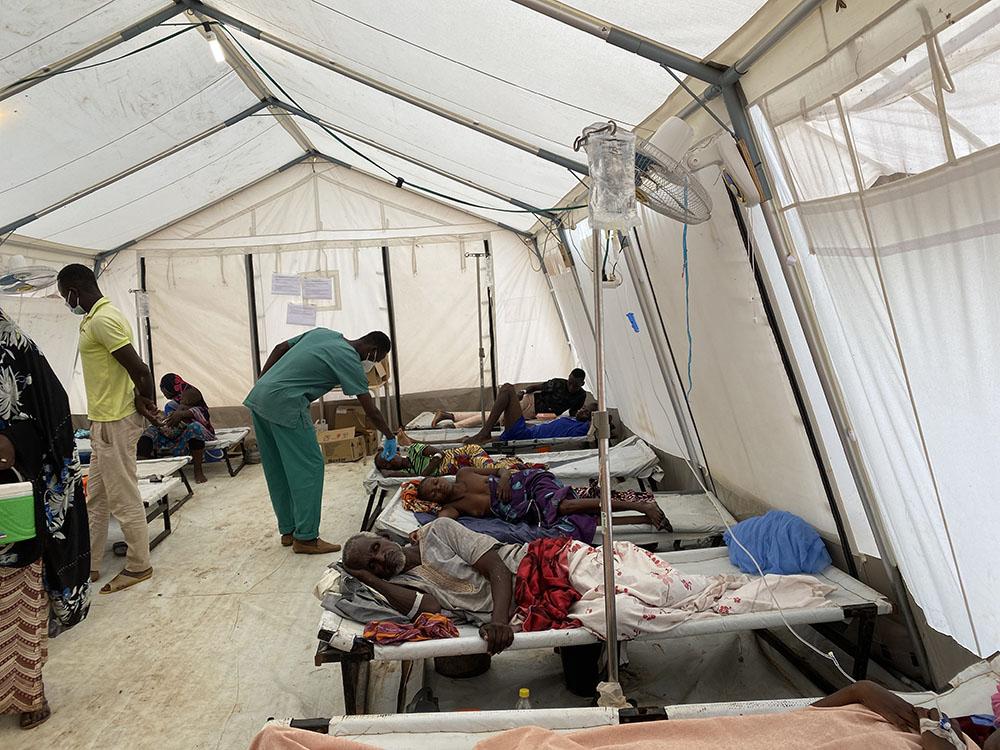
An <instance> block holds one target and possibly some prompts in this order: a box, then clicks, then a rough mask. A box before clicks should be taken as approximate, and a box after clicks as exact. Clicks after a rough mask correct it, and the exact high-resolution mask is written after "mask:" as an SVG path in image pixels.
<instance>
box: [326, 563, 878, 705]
mask: <svg viewBox="0 0 1000 750" xmlns="http://www.w3.org/2000/svg"><path fill="white" fill-rule="evenodd" d="M659 556H660V557H661V558H662V559H663V560H665V561H667V562H669V563H671V564H672V565H675V566H677V568H678V569H680V570H683V571H684V572H685V573H691V574H695V573H697V574H702V575H716V574H735V573H738V572H739V571H738V570H737V569H736V568H735V567H734V566H733V565H732V564H730V562H729V557H728V550H727V549H726V548H724V547H723V548H719V547H716V548H707V549H694V550H683V551H679V552H667V553H664V554H660V555H659ZM817 578H819V579H820V580H821V581H822V582H823V583H826V584H829V585H830V586H832V587H833V592H832V593H831V594H829V595H828V596H827V601H828V602H831V603H832V604H833V606H824V607H800V608H792V609H785V610H784V615H783V616H782V613H781V612H777V611H773V612H752V613H746V614H734V615H725V616H722V615H720V616H718V617H713V618H707V619H699V620H689V621H687V622H684V623H681V624H680V625H677V626H676V627H674V628H673V629H671V630H668V631H666V632H662V633H656V634H655V635H651V636H646V637H643V638H640V640H666V639H672V638H682V637H685V636H698V635H706V634H710V633H725V632H738V631H761V632H763V631H766V630H767V629H768V628H775V627H781V626H782V625H783V624H784V623H785V622H787V623H788V624H790V625H819V624H822V623H832V622H844V621H848V620H857V622H858V631H857V632H858V637H857V644H856V647H855V649H854V654H853V656H854V664H853V676H854V677H855V679H861V678H863V677H864V676H865V675H866V674H867V670H868V657H869V652H870V650H871V645H872V637H873V635H874V630H875V618H876V617H877V616H878V615H885V614H888V613H890V612H891V611H892V607H891V605H890V603H889V601H888V600H887V599H886V598H885V597H884V596H883V595H882V594H880V593H879V592H877V591H875V590H874V589H872V588H870V587H869V586H867V585H865V584H864V583H862V582H861V581H858V580H856V579H854V578H852V577H851V576H849V575H848V574H847V573H844V572H843V571H841V570H838V569H837V568H835V567H833V566H830V567H829V568H827V569H826V570H825V571H824V572H823V573H821V574H819V575H818V576H817ZM458 629H459V636H458V637H457V638H445V639H437V640H429V641H420V642H412V643H403V644H399V645H393V646H380V645H376V644H373V643H371V642H369V641H366V640H364V639H363V638H362V637H361V635H362V633H363V631H364V623H358V622H354V621H352V620H349V619H347V618H345V617H343V616H341V615H339V614H337V613H336V612H333V611H331V610H327V609H324V610H323V614H322V616H321V618H320V625H319V646H318V648H317V651H316V657H315V663H316V665H317V666H319V665H321V664H326V663H331V662H339V663H340V665H341V678H342V682H343V689H344V705H345V707H346V710H347V712H348V713H349V714H357V713H364V712H365V711H366V705H365V700H366V697H367V695H368V692H369V691H368V681H369V675H370V674H372V666H373V665H375V664H376V663H378V662H393V661H395V662H412V661H417V660H421V659H429V658H433V657H439V656H463V655H470V654H482V653H485V652H486V643H485V641H483V639H482V638H480V637H479V634H478V629H477V628H475V627H473V626H469V625H460V626H459V628H458ZM598 642H599V640H598V638H597V637H596V636H594V635H593V634H591V633H590V632H589V631H587V630H585V629H583V628H574V629H569V630H544V631H538V632H532V633H517V634H515V636H514V643H513V644H512V645H511V646H510V650H523V649H551V648H566V647H572V646H582V645H586V644H592V643H598ZM497 658H502V654H501V655H500V656H498V657H497ZM408 673H409V672H408V670H403V675H404V680H403V681H402V684H400V686H399V690H400V693H399V695H400V696H403V695H405V690H406V685H405V675H407V674H408ZM401 702H402V698H400V700H399V701H398V702H397V705H398V704H399V703H401Z"/></svg>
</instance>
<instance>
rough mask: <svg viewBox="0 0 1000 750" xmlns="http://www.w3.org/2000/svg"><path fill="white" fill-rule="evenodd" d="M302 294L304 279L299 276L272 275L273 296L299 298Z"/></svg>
mask: <svg viewBox="0 0 1000 750" xmlns="http://www.w3.org/2000/svg"><path fill="white" fill-rule="evenodd" d="M301 293H302V279H300V278H299V277H298V276H290V275H284V274H280V273H275V274H272V275H271V294H281V295H285V296H290V297H298V296H299V295H300V294H301Z"/></svg>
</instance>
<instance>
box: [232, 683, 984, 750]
mask: <svg viewBox="0 0 1000 750" xmlns="http://www.w3.org/2000/svg"><path fill="white" fill-rule="evenodd" d="M473 716H474V714H473ZM940 721H941V715H940V713H939V712H938V710H937V709H934V708H931V709H927V708H922V707H919V706H913V705H910V704H909V703H908V702H907V701H905V700H904V699H903V698H901V697H899V696H898V695H896V694H894V693H892V692H890V691H888V690H886V689H885V688H884V687H881V686H880V685H877V684H875V683H874V682H870V681H867V680H865V681H862V682H857V683H855V684H853V685H849V686H848V687H845V688H842V689H841V690H838V691H837V692H835V693H833V694H832V695H829V696H827V697H826V698H822V699H821V700H818V701H816V702H815V703H814V704H813V705H812V706H809V707H807V708H800V709H797V710H795V711H784V712H776V713H761V714H750V715H739V716H714V717H707V718H698V719H670V720H666V721H645V722H638V723H634V724H614V725H610V726H600V727H592V728H587V729H578V730H574V731H572V732H568V733H563V732H556V731H553V730H551V729H543V728H541V727H537V726H522V727H519V728H517V729H510V730H507V731H505V732H500V733H499V734H496V735H494V736H492V737H488V738H487V739H484V740H481V741H480V742H478V743H477V744H476V750H604V749H608V750H610V749H611V748H616V749H617V750H645V749H646V748H649V749H650V750H653V748H655V749H656V750H688V748H729V747H738V748H741V750H773V749H774V748H787V749H788V750H814V749H815V748H822V749H823V750H955V749H956V747H965V748H968V749H969V750H976V745H975V743H973V742H972V741H971V740H970V739H969V738H968V737H967V736H965V735H963V734H962V731H961V730H960V729H959V728H958V727H957V726H956V725H955V724H952V727H953V728H954V731H955V738H956V740H957V742H958V743H959V744H957V745H956V744H953V743H952V742H951V741H950V740H949V739H945V738H944V737H941V736H939V735H938V734H934V733H932V731H931V728H932V727H933V726H934V725H935V724H938V723H939V722H940ZM473 723H474V720H473ZM995 738H1000V734H994V735H993V737H991V738H990V739H989V740H987V742H986V745H984V750H996V748H997V744H996V740H995ZM343 742H347V740H345V738H342V737H331V736H328V735H325V734H317V733H315V732H309V731H307V730H304V729H292V728H290V727H287V726H282V725H280V724H272V725H269V726H267V727H265V728H264V729H263V730H261V731H260V732H259V733H258V734H257V736H256V738H254V741H253V744H252V745H251V746H250V750H341V749H343V750H347V748H348V747H350V748H351V750H362V748H364V750H367V749H368V747H369V746H368V745H365V744H360V743H357V742H354V741H353V740H350V741H349V742H350V745H349V746H348V745H347V744H341V743H343ZM371 747H372V748H374V746H371Z"/></svg>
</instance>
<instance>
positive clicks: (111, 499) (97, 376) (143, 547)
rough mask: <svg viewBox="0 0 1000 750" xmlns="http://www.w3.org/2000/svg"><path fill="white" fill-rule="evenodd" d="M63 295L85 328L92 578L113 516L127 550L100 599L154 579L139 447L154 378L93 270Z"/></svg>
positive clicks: (82, 270)
mask: <svg viewBox="0 0 1000 750" xmlns="http://www.w3.org/2000/svg"><path fill="white" fill-rule="evenodd" d="M59 294H61V295H62V297H63V299H64V300H66V306H67V307H69V309H70V310H72V311H73V312H74V313H75V314H76V315H81V316H83V320H82V321H81V322H80V361H81V362H82V364H83V381H84V385H85V386H86V391H87V412H88V416H89V417H90V422H91V426H90V442H91V445H92V447H93V453H92V455H91V459H90V477H89V479H88V480H87V512H88V514H89V516H90V549H91V551H92V557H91V560H92V562H91V568H92V570H91V572H90V577H91V580H93V581H97V579H98V578H99V577H100V570H99V566H100V563H101V560H103V558H104V552H105V546H106V545H107V541H108V520H109V519H108V516H109V515H113V516H114V517H115V518H116V519H117V520H118V523H119V524H120V525H121V528H122V533H123V534H124V535H125V543H126V544H127V545H128V554H127V555H126V557H125V569H124V570H122V572H121V573H119V574H118V575H116V576H115V577H114V578H113V579H111V581H110V582H109V583H107V584H105V585H104V587H103V588H102V589H101V593H102V594H110V593H112V592H115V591H120V590H122V589H125V588H128V587H129V586H133V585H135V584H137V583H139V582H140V581H145V580H146V579H148V578H150V577H151V576H152V575H153V568H152V566H151V565H150V563H149V529H148V527H147V526H146V511H145V509H144V508H143V505H142V496H141V495H140V494H139V482H138V480H137V478H136V468H135V448H136V443H137V442H138V440H139V436H140V435H141V434H142V431H143V429H144V428H145V426H146V421H145V420H146V419H149V420H151V421H154V422H155V421H156V420H157V419H158V418H157V414H156V401H155V396H154V390H153V378H152V376H151V374H150V372H149V368H148V367H147V366H146V363H145V362H143V361H142V360H141V359H140V358H139V355H138V354H137V353H136V351H135V348H134V347H133V346H132V327H131V326H130V325H129V322H128V319H127V318H126V317H125V316H124V315H122V313H121V311H120V310H119V309H118V308H117V307H115V306H114V305H112V304H111V300H109V299H108V298H107V297H105V296H104V295H103V294H102V293H101V290H100V288H99V287H98V286H97V277H96V276H95V275H94V272H93V271H92V270H90V269H89V268H87V267H86V266H82V265H80V264H78V263H74V264H72V265H69V266H66V267H65V268H63V269H62V270H61V271H60V272H59Z"/></svg>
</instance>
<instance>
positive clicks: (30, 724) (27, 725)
mask: <svg viewBox="0 0 1000 750" xmlns="http://www.w3.org/2000/svg"><path fill="white" fill-rule="evenodd" d="M30 716H34V717H35V718H34V719H29V718H28V717H30ZM50 716H52V709H51V708H49V702H48V701H44V702H43V703H42V707H41V708H40V709H38V710H37V711H26V712H24V713H23V714H21V720H20V725H21V729H34V728H35V727H37V726H39V725H41V724H44V723H45V722H47V721H48V720H49V717H50Z"/></svg>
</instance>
